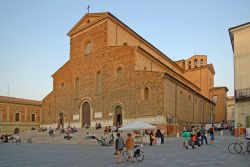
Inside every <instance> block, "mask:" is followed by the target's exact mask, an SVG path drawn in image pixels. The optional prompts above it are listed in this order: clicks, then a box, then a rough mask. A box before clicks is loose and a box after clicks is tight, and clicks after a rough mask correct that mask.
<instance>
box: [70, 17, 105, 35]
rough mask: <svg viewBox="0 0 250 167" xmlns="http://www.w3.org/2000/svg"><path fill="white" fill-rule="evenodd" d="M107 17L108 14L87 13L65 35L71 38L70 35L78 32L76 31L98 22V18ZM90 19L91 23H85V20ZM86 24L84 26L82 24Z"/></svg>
mask: <svg viewBox="0 0 250 167" xmlns="http://www.w3.org/2000/svg"><path fill="white" fill-rule="evenodd" d="M107 15H108V12H101V13H87V14H85V15H84V16H83V17H82V18H81V19H80V20H79V21H78V22H77V23H76V25H74V27H73V28H71V29H70V31H69V32H68V33H67V35H68V36H71V35H72V34H74V33H76V32H78V31H77V29H79V28H80V27H81V28H80V29H82V28H85V26H89V25H91V23H93V22H96V21H99V20H100V18H102V17H106V16H107ZM89 19H91V22H89V23H88V22H87V20H89ZM84 22H86V24H84Z"/></svg>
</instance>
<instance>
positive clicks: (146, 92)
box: [144, 87, 149, 100]
mask: <svg viewBox="0 0 250 167" xmlns="http://www.w3.org/2000/svg"><path fill="white" fill-rule="evenodd" d="M144 99H145V100H147V99H149V88H148V87H146V88H145V89H144Z"/></svg>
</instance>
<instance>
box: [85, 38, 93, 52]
mask: <svg viewBox="0 0 250 167" xmlns="http://www.w3.org/2000/svg"><path fill="white" fill-rule="evenodd" d="M91 51H92V43H91V42H90V41H88V42H87V43H86V44H85V47H84V54H85V55H86V54H89V53H91Z"/></svg>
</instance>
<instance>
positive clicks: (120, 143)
mask: <svg viewBox="0 0 250 167" xmlns="http://www.w3.org/2000/svg"><path fill="white" fill-rule="evenodd" d="M116 136H117V138H116V140H115V155H116V160H117V163H121V162H122V151H123V147H124V140H123V138H122V137H121V134H120V133H117V134H116Z"/></svg>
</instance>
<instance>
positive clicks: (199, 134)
mask: <svg viewBox="0 0 250 167" xmlns="http://www.w3.org/2000/svg"><path fill="white" fill-rule="evenodd" d="M207 134H209V135H210V144H214V126H213V125H212V127H211V128H209V129H206V128H205V125H202V126H200V127H199V126H191V127H190V128H189V129H186V128H185V127H184V129H183V132H182V134H181V136H182V139H183V140H182V146H183V148H186V149H188V148H189V146H190V147H191V148H192V149H195V148H196V147H195V146H196V145H197V147H201V145H204V141H205V144H206V145H207V144H208V141H207Z"/></svg>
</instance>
